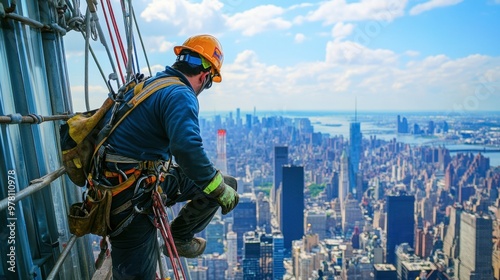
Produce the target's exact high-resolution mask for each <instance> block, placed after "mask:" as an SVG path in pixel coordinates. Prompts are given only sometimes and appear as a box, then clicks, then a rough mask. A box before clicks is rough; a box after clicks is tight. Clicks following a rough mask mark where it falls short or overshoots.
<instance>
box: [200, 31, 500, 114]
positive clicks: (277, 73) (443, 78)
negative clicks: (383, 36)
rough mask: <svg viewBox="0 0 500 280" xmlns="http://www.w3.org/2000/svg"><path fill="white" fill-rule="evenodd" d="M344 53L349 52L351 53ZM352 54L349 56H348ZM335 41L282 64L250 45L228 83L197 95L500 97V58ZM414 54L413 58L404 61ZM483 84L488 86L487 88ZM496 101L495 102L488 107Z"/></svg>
mask: <svg viewBox="0 0 500 280" xmlns="http://www.w3.org/2000/svg"><path fill="white" fill-rule="evenodd" d="M346 53H347V54H348V55H346ZM349 54H350V56H349ZM417 54H418V53H416V52H411V51H410V52H406V53H404V55H399V54H397V53H394V52H393V51H390V50H386V49H369V48H367V47H365V46H362V45H360V44H357V43H355V42H350V41H347V42H335V41H331V42H329V43H328V44H327V47H326V58H325V60H324V61H316V62H308V63H301V64H297V65H294V66H290V67H279V66H277V65H273V64H266V63H264V62H261V61H260V60H259V57H258V56H257V54H256V53H255V52H253V51H250V50H247V51H244V52H241V53H239V54H238V56H237V57H236V59H235V60H234V61H233V62H232V63H229V62H228V63H227V64H225V68H224V75H225V79H224V82H223V83H221V84H219V85H216V86H214V87H213V88H212V89H211V90H210V92H212V93H213V94H210V93H208V94H205V93H204V94H203V95H202V97H201V98H200V106H201V109H202V110H203V111H207V110H208V111H210V110H212V109H213V108H218V107H219V108H220V104H234V107H238V108H241V109H244V110H251V109H252V108H253V107H254V106H257V109H259V110H282V109H283V108H288V109H290V110H293V109H302V110H306V109H316V110H321V109H323V110H347V109H351V108H352V106H353V105H352V104H353V102H354V101H353V100H354V95H356V96H358V104H360V105H361V106H363V104H364V106H366V107H369V108H370V109H373V110H394V109H396V108H397V109H400V110H403V109H410V110H411V109H413V110H415V109H418V110H447V109H449V110H452V109H453V108H454V107H453V106H455V105H456V104H459V105H460V104H462V103H464V102H465V101H466V100H468V99H467V98H469V99H470V98H471V96H472V95H474V94H476V92H477V91H478V89H479V90H481V94H482V95H481V98H483V99H481V100H480V101H481V102H483V103H482V105H481V106H490V107H491V106H493V105H491V104H493V103H495V102H496V101H499V99H500V85H498V83H497V84H494V81H496V80H498V79H500V77H499V75H500V74H498V73H500V66H498V65H500V58H492V57H488V56H482V55H471V56H467V57H463V58H459V59H452V58H450V57H447V56H445V55H436V56H428V57H423V58H420V56H419V55H417ZM408 59H410V62H408V63H406V64H405V63H403V62H404V61H407V60H408ZM486 90H488V91H487V92H486ZM491 108H493V107H491Z"/></svg>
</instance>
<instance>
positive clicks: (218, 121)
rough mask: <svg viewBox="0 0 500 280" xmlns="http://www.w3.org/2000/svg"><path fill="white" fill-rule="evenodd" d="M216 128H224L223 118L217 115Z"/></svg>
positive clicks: (215, 119) (215, 118)
mask: <svg viewBox="0 0 500 280" xmlns="http://www.w3.org/2000/svg"><path fill="white" fill-rule="evenodd" d="M214 127H216V128H220V127H222V117H221V115H215V117H214Z"/></svg>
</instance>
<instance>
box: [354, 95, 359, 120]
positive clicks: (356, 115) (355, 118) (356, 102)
mask: <svg viewBox="0 0 500 280" xmlns="http://www.w3.org/2000/svg"><path fill="white" fill-rule="evenodd" d="M354 121H355V122H357V121H358V97H357V96H356V97H354Z"/></svg>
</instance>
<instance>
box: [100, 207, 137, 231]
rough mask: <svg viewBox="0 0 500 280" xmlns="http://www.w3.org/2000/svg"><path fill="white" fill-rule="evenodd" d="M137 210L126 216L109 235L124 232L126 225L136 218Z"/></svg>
mask: <svg viewBox="0 0 500 280" xmlns="http://www.w3.org/2000/svg"><path fill="white" fill-rule="evenodd" d="M137 214H139V213H137V212H135V211H132V212H131V213H130V214H129V215H128V216H127V218H125V219H124V220H123V221H122V222H121V223H120V224H119V225H118V226H117V227H116V230H114V231H112V232H111V233H110V234H108V235H109V237H115V236H117V235H118V234H120V233H122V232H123V231H124V230H125V228H126V227H128V226H129V225H130V224H131V223H132V221H133V220H134V218H135V217H136V216H137Z"/></svg>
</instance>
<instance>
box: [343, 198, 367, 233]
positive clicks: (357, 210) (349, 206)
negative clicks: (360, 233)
mask: <svg viewBox="0 0 500 280" xmlns="http://www.w3.org/2000/svg"><path fill="white" fill-rule="evenodd" d="M342 205H343V208H341V211H342V230H343V231H344V232H345V233H348V232H352V231H353V230H354V227H355V226H359V225H362V224H363V220H364V219H363V213H362V212H361V207H359V202H358V201H357V200H356V199H354V197H353V196H352V194H351V193H350V194H348V195H347V197H346V199H345V201H344V204H342Z"/></svg>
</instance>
